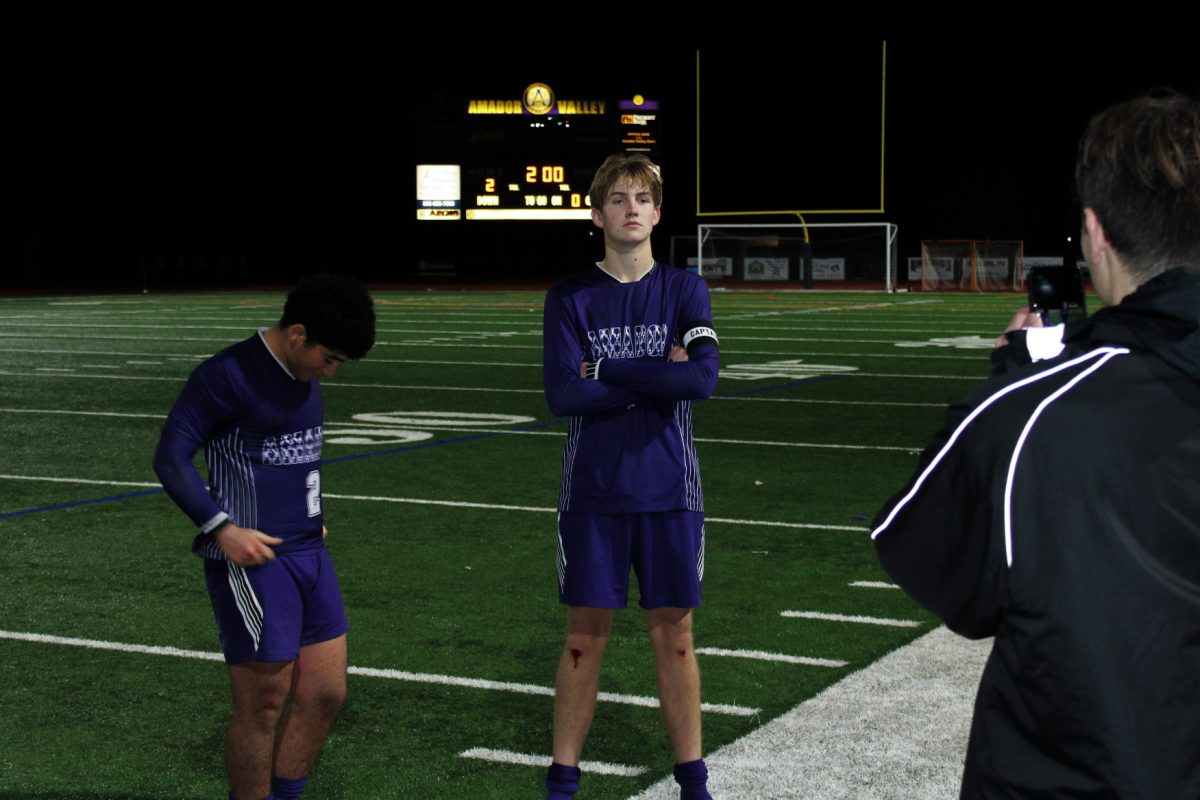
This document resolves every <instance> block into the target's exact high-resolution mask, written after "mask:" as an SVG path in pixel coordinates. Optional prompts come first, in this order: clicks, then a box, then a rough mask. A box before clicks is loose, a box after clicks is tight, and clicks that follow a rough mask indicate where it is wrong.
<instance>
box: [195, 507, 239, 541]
mask: <svg viewBox="0 0 1200 800" xmlns="http://www.w3.org/2000/svg"><path fill="white" fill-rule="evenodd" d="M232 522H233V517H231V516H229V515H228V514H226V513H225V512H224V511H220V512H217V513H216V514H215V515H214V516H213V518H212V519H210V520H209V521H208V522H206V523H204V524H203V525H201V526H200V532H201V533H206V534H208V535H209V536H212V535H213V534H215V533H216V532H217V531H219V530H220V529H221V528H222V526H224V525H226V524H227V523H232Z"/></svg>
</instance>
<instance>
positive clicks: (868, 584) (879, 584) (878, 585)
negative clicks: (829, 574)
mask: <svg viewBox="0 0 1200 800" xmlns="http://www.w3.org/2000/svg"><path fill="white" fill-rule="evenodd" d="M850 585H851V586H856V587H858V588H860V589H899V588H900V587H899V586H897V585H896V584H894V583H888V582H887V581H851V583H850Z"/></svg>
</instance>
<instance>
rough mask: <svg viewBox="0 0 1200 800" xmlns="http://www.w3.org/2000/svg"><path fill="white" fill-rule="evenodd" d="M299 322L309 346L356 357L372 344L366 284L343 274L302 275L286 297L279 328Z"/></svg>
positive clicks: (372, 317) (371, 302)
mask: <svg viewBox="0 0 1200 800" xmlns="http://www.w3.org/2000/svg"><path fill="white" fill-rule="evenodd" d="M296 323H300V324H301V325H303V326H304V331H305V333H306V334H307V342H308V343H309V344H310V345H313V344H321V345H324V346H325V347H328V348H329V349H330V350H334V351H337V352H339V353H342V354H344V355H345V356H346V357H347V358H349V359H351V360H358V359H360V358H362V357H363V356H365V355H366V354H367V351H368V350H370V349H371V346H372V345H374V344H375V301H374V300H372V299H371V295H369V294H367V290H366V287H364V286H363V285H362V284H361V283H359V282H358V281H356V280H354V279H353V278H349V277H346V276H345V275H331V274H327V273H326V274H321V275H313V276H311V277H308V278H305V279H304V280H302V281H300V283H298V284H296V288H295V289H292V291H291V292H290V293H289V294H288V296H287V302H286V303H284V305H283V317H282V318H280V320H279V325H280V327H283V328H286V327H288V326H290V325H295V324H296Z"/></svg>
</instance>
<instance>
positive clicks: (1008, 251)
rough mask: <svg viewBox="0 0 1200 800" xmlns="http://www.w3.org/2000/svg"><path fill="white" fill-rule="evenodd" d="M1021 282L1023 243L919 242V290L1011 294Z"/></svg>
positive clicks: (1023, 263) (1023, 255) (974, 241)
mask: <svg viewBox="0 0 1200 800" xmlns="http://www.w3.org/2000/svg"><path fill="white" fill-rule="evenodd" d="M1024 280H1025V243H1024V242H1017V241H1012V242H1005V241H1001V242H992V241H979V240H975V239H962V240H945V241H939V240H934V241H923V242H921V288H922V289H927V290H934V291H937V290H947V289H955V290H965V291H972V292H996V291H1013V290H1014V289H1020V288H1021V285H1022V283H1023V282H1024Z"/></svg>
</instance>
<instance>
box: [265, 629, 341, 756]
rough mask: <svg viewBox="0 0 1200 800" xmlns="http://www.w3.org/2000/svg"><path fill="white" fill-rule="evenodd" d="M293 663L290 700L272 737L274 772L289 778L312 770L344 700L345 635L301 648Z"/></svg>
mask: <svg viewBox="0 0 1200 800" xmlns="http://www.w3.org/2000/svg"><path fill="white" fill-rule="evenodd" d="M294 664H295V666H294V668H293V669H292V681H291V692H292V701H291V703H290V704H289V705H288V707H287V709H286V710H285V711H284V712H283V715H282V716H281V718H280V719H279V725H278V732H277V734H276V737H275V774H276V775H278V776H279V777H281V778H287V779H289V780H297V779H299V778H304V777H306V776H307V775H308V774H309V772H310V771H311V770H312V766H313V764H314V763H316V760H317V755H318V754H319V753H320V752H321V746H322V745H324V744H325V737H326V736H328V735H329V728H330V726H331V725H332V724H333V720H334V718H335V717H337V713H338V710H339V709H341V707H342V702H343V701H344V700H345V699H346V635H345V634H342V635H341V636H338V637H337V638H335V639H330V640H328V641H325V642H318V643H316V644H310V645H307V646H305V647H301V648H300V655H299V657H297V658H296V661H295V662H294Z"/></svg>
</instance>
